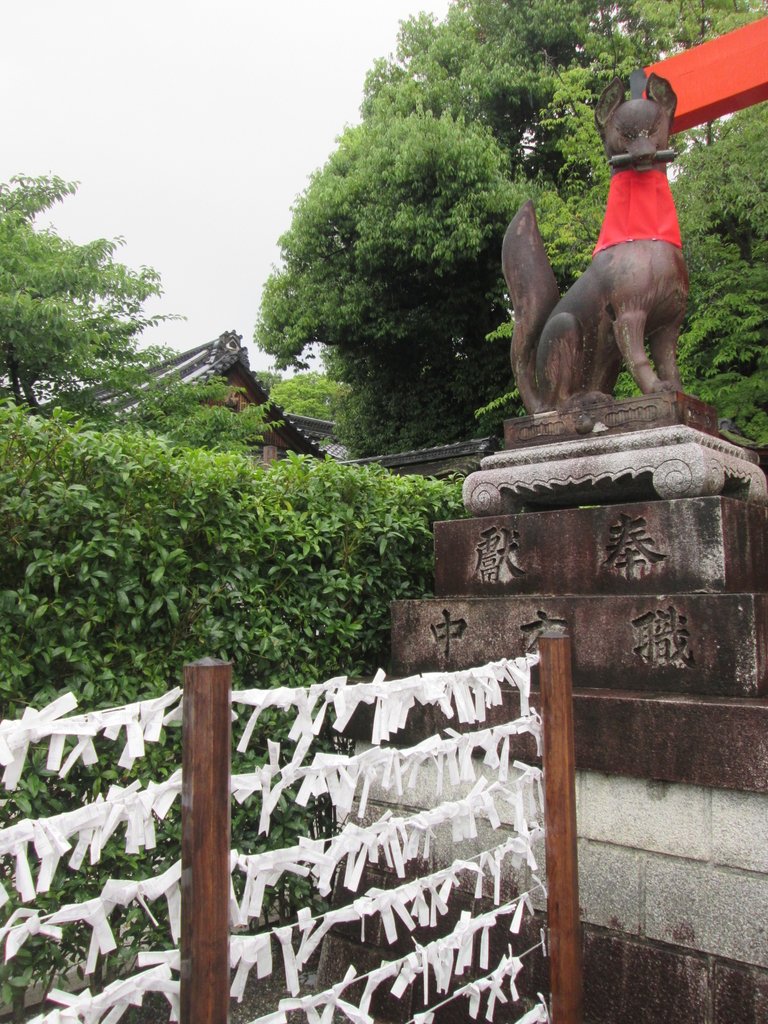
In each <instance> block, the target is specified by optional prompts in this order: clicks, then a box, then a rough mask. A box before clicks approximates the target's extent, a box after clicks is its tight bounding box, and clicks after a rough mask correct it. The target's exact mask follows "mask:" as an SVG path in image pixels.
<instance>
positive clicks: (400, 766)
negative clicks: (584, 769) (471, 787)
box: [232, 714, 541, 834]
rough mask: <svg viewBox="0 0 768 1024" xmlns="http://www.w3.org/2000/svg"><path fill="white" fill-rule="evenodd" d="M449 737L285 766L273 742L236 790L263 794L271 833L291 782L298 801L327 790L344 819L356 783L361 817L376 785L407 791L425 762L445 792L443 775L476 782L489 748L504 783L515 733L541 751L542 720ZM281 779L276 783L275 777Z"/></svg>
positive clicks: (262, 826)
mask: <svg viewBox="0 0 768 1024" xmlns="http://www.w3.org/2000/svg"><path fill="white" fill-rule="evenodd" d="M447 731H448V733H449V735H448V736H447V737H440V736H430V737H427V739H425V740H423V741H422V742H421V743H418V744H416V745H415V746H413V747H408V748H405V749H398V748H395V747H385V748H382V747H375V746H374V747H371V748H370V749H369V750H365V751H363V752H362V753H359V754H355V755H352V756H349V755H346V754H329V753H318V754H315V756H314V758H313V760H312V763H311V764H310V765H302V764H301V763H300V762H299V761H297V760H296V759H295V758H294V759H293V760H291V762H290V763H289V764H287V765H284V766H283V767H280V766H279V764H278V757H277V755H279V745H278V744H273V745H272V746H273V748H274V747H276V748H277V750H276V751H273V752H272V753H273V756H272V757H271V758H270V761H269V763H267V764H265V765H263V766H262V767H261V768H258V769H256V770H255V771H253V772H249V773H247V774H238V775H234V776H233V777H232V792H233V794H234V797H235V799H236V800H237V801H238V802H240V803H243V802H244V801H245V800H246V799H247V798H248V797H249V796H251V795H252V794H253V793H257V792H261V793H262V794H263V803H262V811H261V818H260V822H259V831H260V832H262V833H265V834H266V833H268V832H269V823H270V818H271V815H272V812H273V811H274V808H275V807H276V806H277V802H278V800H279V799H280V796H281V795H282V793H283V792H284V791H285V790H286V789H287V788H288V787H290V786H296V785H297V784H300V785H299V789H298V792H297V794H296V797H295V800H296V803H298V804H300V805H301V806H302V807H305V806H306V805H307V803H308V802H309V800H310V799H311V798H312V797H318V796H320V795H322V794H324V793H327V794H328V795H329V796H330V798H331V801H332V803H333V805H334V807H335V808H336V811H337V813H338V815H339V816H340V817H342V818H345V817H347V815H348V814H349V813H350V811H351V810H352V806H353V804H354V802H355V796H356V793H357V790H358V786H360V783H361V782H362V792H361V795H360V798H359V800H358V803H357V814H358V817H360V818H362V817H364V815H365V810H366V806H367V802H368V795H369V792H370V788H371V786H372V785H374V784H376V783H379V784H380V785H381V786H382V788H383V789H384V790H385V791H389V790H394V793H395V795H396V796H400V797H401V796H403V793H404V790H405V789H414V788H415V787H416V785H417V784H418V778H419V771H420V770H421V768H423V767H424V766H425V765H427V764H432V765H434V767H435V769H436V773H437V790H436V795H437V796H441V795H442V792H443V784H444V780H445V779H446V776H447V779H448V782H449V783H450V784H451V785H454V786H455V785H458V784H459V783H462V782H475V781H476V779H477V774H476V770H475V766H476V757H475V756H474V755H475V753H476V751H477V750H478V748H480V749H482V750H484V751H485V757H484V758H483V763H484V764H485V765H486V766H487V767H488V768H491V769H493V770H494V771H496V773H497V777H498V779H499V781H500V782H504V781H505V780H506V778H507V775H508V773H509V740H510V737H511V736H515V735H521V734H523V733H530V734H531V735H532V736H533V737H534V738H535V740H536V745H537V750H538V751H539V752H540V744H541V723H540V720H539V718H538V716H537V715H530V714H529V715H528V716H527V717H526V718H518V719H516V720H514V721H512V722H506V723H504V724H503V725H498V726H494V727H492V728H489V729H482V730H477V731H474V732H469V733H464V734H459V733H456V732H455V730H452V729H449V730H447ZM276 779H277V780H278V781H277V782H275V780H276Z"/></svg>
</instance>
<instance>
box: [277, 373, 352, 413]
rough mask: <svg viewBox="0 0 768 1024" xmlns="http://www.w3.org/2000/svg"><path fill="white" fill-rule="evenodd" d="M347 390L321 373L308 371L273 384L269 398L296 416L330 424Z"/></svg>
mask: <svg viewBox="0 0 768 1024" xmlns="http://www.w3.org/2000/svg"><path fill="white" fill-rule="evenodd" d="M347 391H348V388H347V387H346V386H345V385H344V384H341V383H340V382H339V381H336V380H333V379H332V378H331V377H329V376H328V375H327V374H325V373H317V372H316V371H314V370H310V371H308V372H307V373H297V374H296V375H295V376H294V377H289V378H287V379H286V380H282V381H279V382H278V383H276V384H275V385H274V386H273V388H272V390H271V391H270V393H269V394H270V398H271V399H272V400H273V401H275V402H277V404H278V405H279V406H280V407H281V408H282V409H285V411H286V412H292V413H294V415H296V416H314V417H315V418H316V419H319V420H333V419H335V418H336V412H337V409H338V406H339V403H340V401H341V400H342V398H343V396H344V394H345V393H346V392H347Z"/></svg>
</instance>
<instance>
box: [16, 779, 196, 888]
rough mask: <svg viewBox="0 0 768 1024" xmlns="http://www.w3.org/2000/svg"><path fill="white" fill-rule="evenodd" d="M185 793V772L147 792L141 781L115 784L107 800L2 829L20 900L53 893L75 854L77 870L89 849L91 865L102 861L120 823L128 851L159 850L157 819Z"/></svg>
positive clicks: (151, 785) (73, 865)
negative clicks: (62, 867) (63, 865)
mask: <svg viewBox="0 0 768 1024" xmlns="http://www.w3.org/2000/svg"><path fill="white" fill-rule="evenodd" d="M180 794H181V770H178V771H176V772H174V774H173V775H172V776H171V777H170V778H169V779H167V780H166V781H165V782H160V783H157V782H150V783H148V785H147V786H146V788H145V789H142V788H141V783H139V782H133V783H131V785H130V786H125V787H123V786H111V787H110V789H109V791H108V793H107V796H106V799H99V800H95V801H94V802H93V803H90V804H86V805H85V806H83V807H78V808H77V809H76V810H74V811H66V812H65V813H63V814H57V815H54V816H52V817H50V818H40V819H35V820H32V819H28V818H25V819H23V820H22V821H19V822H17V823H16V824H15V825H11V826H9V827H8V828H4V829H0V857H2V856H12V857H14V858H15V860H16V875H15V887H16V890H17V891H18V893H19V895H20V897H21V899H22V900H23V901H24V902H25V903H26V902H29V901H30V900H32V899H34V897H35V894H36V893H39V892H48V890H49V889H50V887H51V883H52V881H53V877H54V874H55V872H56V869H57V867H58V865H59V861H60V859H61V858H62V857H63V856H64V854H66V853H69V851H70V850H72V855H71V857H70V859H69V867H70V868H72V869H73V870H78V869H79V868H80V866H81V865H82V862H83V859H84V857H85V854H86V852H88V851H90V863H91V864H96V863H98V861H99V860H100V858H101V853H102V850H103V848H104V845H105V844H106V842H107V840H108V839H109V838H110V837H111V836H112V835H113V834H114V832H115V831H116V830H117V829H118V828H119V827H120V826H121V825H125V826H126V832H125V852H126V853H128V854H133V853H138V852H139V850H140V849H141V848H142V847H144V848H145V849H147V850H151V849H154V848H155V846H156V837H155V825H154V818H159V819H160V820H162V819H163V818H165V816H166V814H167V813H168V811H169V810H170V808H171V806H172V805H173V803H174V801H175V800H176V799H177V798H178V797H179V796H180ZM75 835H76V836H77V842H76V844H75V847H74V850H73V849H72V843H71V842H70V840H71V838H72V837H73V836H75ZM30 843H31V844H32V845H33V847H34V851H35V854H36V855H37V858H38V860H39V862H40V868H39V872H38V877H37V882H33V881H32V873H31V870H30V867H29V862H28V854H29V844H30ZM7 900H8V895H7V893H6V892H5V889H4V888H2V886H0V906H2V905H3V904H4V903H5V902H6V901H7Z"/></svg>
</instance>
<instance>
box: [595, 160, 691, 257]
mask: <svg viewBox="0 0 768 1024" xmlns="http://www.w3.org/2000/svg"><path fill="white" fill-rule="evenodd" d="M641 238H645V239H653V240H655V241H660V242H669V243H670V244H672V245H676V246H677V247H678V249H682V247H683V243H682V241H681V239H680V227H679V225H678V223H677V211H676V210H675V202H674V200H673V198H672V192H671V190H670V187H669V182H668V181H667V175H666V173H665V172H664V171H620V172H619V173H618V174H614V175H613V177H612V178H611V187H610V189H609V192H608V206H607V208H606V211H605V217H604V218H603V226H602V228H601V229H600V237H599V238H598V240H597V245H596V246H595V250H594V252H593V254H592V255H593V256H594V255H595V254H596V253H598V252H600V251H601V250H603V249H607V248H608V247H609V246H611V245H620V244H621V243H622V242H634V241H637V240H638V239H641Z"/></svg>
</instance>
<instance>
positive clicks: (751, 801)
mask: <svg viewBox="0 0 768 1024" xmlns="http://www.w3.org/2000/svg"><path fill="white" fill-rule="evenodd" d="M590 413H591V422H587V423H586V425H585V422H584V420H583V419H582V420H580V421H579V422H577V421H576V420H575V419H574V418H573V417H572V416H571V417H570V418H569V416H568V415H561V414H559V413H547V414H544V415H543V416H532V417H524V418H522V419H519V420H513V421H510V422H509V423H507V424H506V425H505V427H506V429H505V437H506V441H507V447H508V450H507V451H505V452H501V453H499V454H497V455H495V456H491V457H490V458H487V459H485V460H484V461H483V463H482V467H481V469H480V471H479V472H477V473H474V474H472V476H470V477H468V479H467V481H466V483H465V489H464V494H465V504H466V505H467V508H468V509H469V511H470V513H471V514H472V515H473V516H474V518H471V519H467V520H460V521H455V522H450V523H437V524H436V525H435V595H436V596H435V597H434V598H432V599H429V600H423V601H399V602H395V603H394V604H393V608H392V626H393V629H392V670H393V672H395V673H396V674H405V673H412V672H416V671H424V670H434V669H443V668H445V669H449V668H450V669H455V668H461V667H468V666H470V665H472V664H478V663H481V662H484V661H488V660H491V659H495V658H500V657H515V656H518V655H520V654H523V653H524V652H526V651H530V650H532V649H534V648H535V646H536V641H537V637H538V635H539V634H540V632H541V631H542V630H544V629H552V628H555V629H557V628H561V629H567V630H568V631H569V633H570V634H571V637H572V640H573V652H574V685H575V691H574V717H575V730H576V737H575V740H576V743H575V745H576V763H577V769H578V773H577V786H578V790H577V792H578V819H579V836H580V839H579V858H580V866H581V882H580V902H581V905H582V918H583V923H584V929H585V1020H586V1021H587V1022H588V1024H609V1022H610V1024H615V1022H616V1021H632V1022H633V1024H651V1022H653V1024H656V1022H657V1021H659V1020H666V1019H669V1020H672V1019H674V1020H675V1021H676V1022H678V1024H700V1022H701V1021H702V1020H711V1021H712V1022H714V1024H726V1022H730V1021H735V1020H750V1021H752V1020H754V1021H758V1020H759V1021H763V1020H765V1021H766V1022H767V1024H768V1011H766V1007H768V1002H767V1001H766V1000H767V999H768V944H766V939H765V931H764V929H763V927H762V925H760V926H758V927H754V916H753V914H752V913H751V911H750V910H749V909H748V908H749V907H752V908H758V907H768V859H766V857H765V854H764V850H765V842H766V841H768V833H766V828H765V821H766V820H768V745H767V744H768V739H766V736H765V726H766V723H767V722H768V557H767V556H768V508H767V507H766V504H767V501H768V498H767V492H766V481H765V477H764V475H763V474H762V472H761V470H760V469H759V466H758V465H757V460H756V458H755V456H754V455H753V454H752V453H751V452H749V451H745V450H743V449H741V448H738V447H737V446H735V445H732V444H729V443H728V442H726V441H724V440H723V439H722V438H720V437H719V436H718V434H717V419H716V414H715V413H714V410H712V409H709V407H707V406H704V405H703V404H702V403H697V402H696V401H695V400H691V399H687V398H685V397H684V396H680V395H678V396H654V397H652V398H647V397H646V398H642V399H633V400H631V401H630V402H626V403H615V402H606V404H605V408H597V407H595V408H594V409H592V410H590ZM579 505H586V506H590V507H578V506H579ZM536 701H537V695H536V692H535V691H534V694H533V696H532V702H533V704H534V706H536ZM515 713H516V708H512V707H510V708H504V709H495V711H494V714H493V715H492V719H493V721H494V722H495V721H496V720H497V716H498V717H501V718H504V716H505V715H506V716H507V717H513V716H514V714H515ZM423 725H424V728H425V730H434V729H435V728H438V729H439V728H441V727H442V728H444V727H446V726H447V725H451V726H454V725H455V723H453V722H450V723H449V722H441V721H439V720H436V716H434V715H433V716H432V718H431V719H430V720H429V721H428V722H427V721H425V722H424V723H423ZM425 734H426V733H425ZM421 738H423V737H422V736H421V735H420V734H419V732H418V730H416V731H415V732H414V731H413V730H410V731H409V734H408V736H407V737H405V736H404V737H403V742H404V743H405V742H407V743H413V742H417V741H418V740H419V739H421ZM515 756H517V757H519V758H521V759H523V760H528V761H530V760H531V759H534V760H535V757H536V754H535V751H534V749H533V746H532V744H531V743H530V741H529V740H521V741H517V742H516V745H515ZM744 822H746V823H747V824H743V823H744ZM520 884H525V882H524V880H523V881H522V882H521V883H520ZM539 909H540V911H541V912H542V914H543V912H544V910H545V905H544V904H543V903H542V904H541V905H540V908H539ZM760 912H761V913H762V911H760ZM541 923H543V918H542V920H540V921H538V922H533V928H534V930H535V928H536V927H538V924H541ZM524 975H525V976H524ZM524 975H521V990H523V991H528V992H529V993H531V994H532V993H534V992H535V991H537V990H542V989H545V988H546V987H547V984H548V980H547V966H546V962H545V961H542V960H541V958H538V959H537V960H536V961H534V962H533V963H531V965H530V970H529V973H528V974H527V975H526V974H525V972H524ZM636 978H638V979H639V978H642V981H641V982H639V983H638V982H637V981H636V980H635V979H636Z"/></svg>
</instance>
